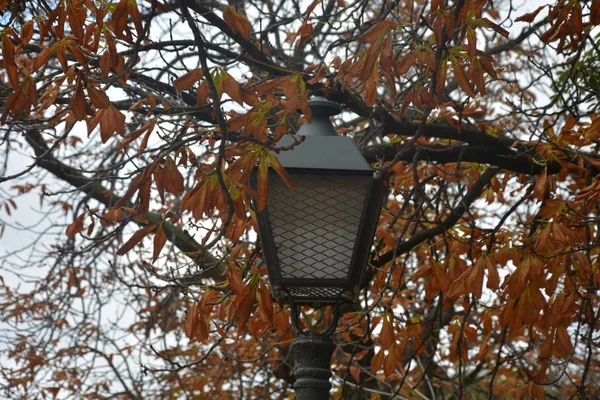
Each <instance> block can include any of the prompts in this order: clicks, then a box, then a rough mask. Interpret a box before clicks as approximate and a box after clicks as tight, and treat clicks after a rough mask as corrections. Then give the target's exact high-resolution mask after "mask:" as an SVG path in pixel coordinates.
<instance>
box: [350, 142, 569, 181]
mask: <svg viewBox="0 0 600 400" xmlns="http://www.w3.org/2000/svg"><path fill="white" fill-rule="evenodd" d="M362 153H363V155H364V157H365V159H366V160H367V161H368V162H371V163H373V162H376V161H378V160H380V159H383V160H385V161H390V160H392V159H394V158H395V157H396V155H397V154H399V153H401V154H402V157H401V158H400V159H399V160H398V161H406V162H412V161H414V160H418V161H434V162H439V163H453V162H459V161H460V162H474V163H480V164H488V165H491V166H496V167H500V168H503V169H505V170H508V171H512V172H516V173H518V174H527V175H538V174H540V173H542V171H543V170H544V168H545V167H547V168H548V170H547V173H549V174H555V173H558V172H559V171H560V168H561V167H560V164H558V163H550V162H548V163H547V164H545V165H542V164H540V163H539V162H536V161H535V160H534V158H533V157H532V153H531V152H525V151H516V150H515V151H512V152H511V154H505V153H503V152H498V151H497V150H496V148H490V147H487V146H475V145H468V144H460V145H455V146H446V145H437V144H431V145H419V146H413V148H412V149H408V150H405V149H404V148H403V143H384V144H378V145H373V146H369V147H366V148H364V149H362Z"/></svg>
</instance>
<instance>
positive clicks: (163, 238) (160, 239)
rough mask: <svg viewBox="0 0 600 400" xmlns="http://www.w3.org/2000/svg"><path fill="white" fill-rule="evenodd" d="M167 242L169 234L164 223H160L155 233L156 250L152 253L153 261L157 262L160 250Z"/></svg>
mask: <svg viewBox="0 0 600 400" xmlns="http://www.w3.org/2000/svg"><path fill="white" fill-rule="evenodd" d="M166 242H167V234H166V233H165V230H164V229H163V227H162V225H159V226H158V228H157V229H156V232H155V234H154V250H153V253H152V262H156V260H157V259H158V256H159V254H160V251H161V250H162V248H163V247H164V246H165V243H166Z"/></svg>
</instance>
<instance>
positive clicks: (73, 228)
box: [65, 213, 85, 237]
mask: <svg viewBox="0 0 600 400" xmlns="http://www.w3.org/2000/svg"><path fill="white" fill-rule="evenodd" d="M84 216H85V213H82V214H80V215H79V216H78V217H77V219H75V221H73V223H72V224H71V225H69V226H67V231H66V232H65V233H66V235H67V236H68V237H73V236H75V235H76V234H78V233H79V232H81V231H82V230H83V217H84Z"/></svg>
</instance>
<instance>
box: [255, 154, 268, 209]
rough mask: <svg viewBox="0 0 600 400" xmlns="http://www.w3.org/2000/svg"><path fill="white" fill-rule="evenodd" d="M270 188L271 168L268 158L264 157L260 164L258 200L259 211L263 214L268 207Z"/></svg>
mask: <svg viewBox="0 0 600 400" xmlns="http://www.w3.org/2000/svg"><path fill="white" fill-rule="evenodd" d="M268 187H269V166H268V161H267V157H262V158H261V159H260V162H259V164H258V192H257V196H258V198H257V199H256V202H257V207H256V208H257V210H256V211H258V212H261V211H262V210H264V208H265V207H266V206H267V191H268Z"/></svg>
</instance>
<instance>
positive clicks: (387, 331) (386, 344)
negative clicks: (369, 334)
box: [379, 315, 395, 350]
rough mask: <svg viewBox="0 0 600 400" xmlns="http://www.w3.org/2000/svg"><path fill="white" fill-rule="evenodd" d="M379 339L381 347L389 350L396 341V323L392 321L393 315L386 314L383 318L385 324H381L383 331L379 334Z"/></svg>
mask: <svg viewBox="0 0 600 400" xmlns="http://www.w3.org/2000/svg"><path fill="white" fill-rule="evenodd" d="M379 341H380V343H381V348H383V349H384V350H387V349H389V348H390V346H392V344H393V343H394V342H395V340H394V325H393V323H392V317H390V316H389V315H386V316H385V317H384V318H383V325H382V326H381V332H380V334H379Z"/></svg>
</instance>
